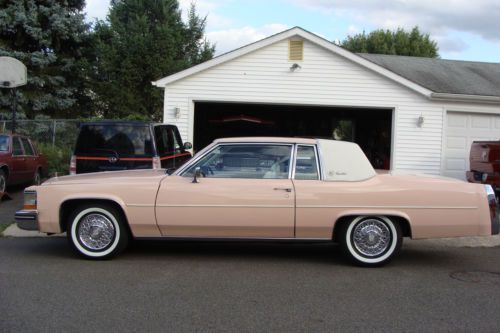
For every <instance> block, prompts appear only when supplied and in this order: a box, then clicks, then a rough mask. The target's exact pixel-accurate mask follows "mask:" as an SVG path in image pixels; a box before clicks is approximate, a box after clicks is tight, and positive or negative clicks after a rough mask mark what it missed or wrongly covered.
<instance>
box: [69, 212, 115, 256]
mask: <svg viewBox="0 0 500 333" xmlns="http://www.w3.org/2000/svg"><path fill="white" fill-rule="evenodd" d="M77 234H78V239H79V241H80V243H81V244H82V245H84V246H85V247H86V248H88V249H90V250H93V251H100V250H103V249H105V248H106V247H108V246H109V245H110V244H111V243H112V242H113V239H114V237H115V226H114V225H113V222H111V220H110V219H108V218H107V217H106V216H105V215H103V214H95V213H94V214H88V215H85V217H83V218H82V219H81V220H80V223H79V224H78V229H77Z"/></svg>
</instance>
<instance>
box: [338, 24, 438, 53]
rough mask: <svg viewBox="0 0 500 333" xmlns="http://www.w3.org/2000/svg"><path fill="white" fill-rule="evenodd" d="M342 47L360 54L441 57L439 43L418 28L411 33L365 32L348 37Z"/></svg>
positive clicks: (399, 31) (402, 31)
mask: <svg viewBox="0 0 500 333" xmlns="http://www.w3.org/2000/svg"><path fill="white" fill-rule="evenodd" d="M340 45H341V46H342V47H343V48H346V49H348V50H349V51H352V52H359V53H374V54H394V55H404V56H414V57H427V58H438V57H439V53H438V50H439V49H438V46H437V43H436V42H435V41H434V40H432V39H431V38H430V36H429V35H428V34H423V33H421V32H420V31H419V29H418V27H414V28H413V29H412V30H411V31H410V32H408V31H405V30H404V29H402V28H398V29H397V30H396V31H390V30H382V29H379V30H375V31H372V32H370V33H369V34H368V35H367V34H366V33H365V32H364V31H363V32H362V33H360V34H357V35H355V36H348V37H347V38H346V39H345V40H343V41H342V42H341V44H340Z"/></svg>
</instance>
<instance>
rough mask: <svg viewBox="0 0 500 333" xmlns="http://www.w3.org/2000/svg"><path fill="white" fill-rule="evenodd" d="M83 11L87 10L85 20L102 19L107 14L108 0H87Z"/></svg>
mask: <svg viewBox="0 0 500 333" xmlns="http://www.w3.org/2000/svg"><path fill="white" fill-rule="evenodd" d="M86 4H87V5H86V7H85V11H86V12H87V20H89V21H93V20H94V19H96V18H97V19H100V20H104V19H105V18H106V15H107V14H108V9H109V0H87V1H86Z"/></svg>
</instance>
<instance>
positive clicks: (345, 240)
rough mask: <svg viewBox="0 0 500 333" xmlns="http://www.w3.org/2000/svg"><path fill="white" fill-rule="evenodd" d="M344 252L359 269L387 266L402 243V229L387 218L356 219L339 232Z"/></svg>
mask: <svg viewBox="0 0 500 333" xmlns="http://www.w3.org/2000/svg"><path fill="white" fill-rule="evenodd" d="M341 240H342V241H341V246H342V249H343V251H344V253H345V254H346V255H347V256H348V257H349V259H351V260H352V261H353V262H354V263H355V264H357V265H360V266H381V265H384V264H386V263H388V262H389V261H390V260H391V259H392V258H393V257H394V255H395V254H397V252H398V251H399V249H400V248H401V244H402V235H401V228H400V227H399V225H398V224H397V223H395V222H393V221H392V220H391V219H389V218H388V217H386V216H357V217H355V218H353V219H352V220H351V221H350V222H348V223H346V224H345V225H344V226H343V228H342V232H341Z"/></svg>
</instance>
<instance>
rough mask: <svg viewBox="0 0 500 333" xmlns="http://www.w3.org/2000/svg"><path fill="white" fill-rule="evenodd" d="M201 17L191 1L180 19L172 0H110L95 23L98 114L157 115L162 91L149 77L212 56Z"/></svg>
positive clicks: (162, 75) (152, 77)
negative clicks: (103, 17) (105, 12)
mask: <svg viewBox="0 0 500 333" xmlns="http://www.w3.org/2000/svg"><path fill="white" fill-rule="evenodd" d="M205 22H206V21H205V18H200V17H199V16H198V15H197V14H196V11H195V8H194V6H191V10H190V11H189V13H188V19H187V22H186V23H184V22H183V20H182V17H181V11H180V10H179V5H178V2H177V1H176V0H112V1H111V8H110V11H109V15H108V18H107V20H106V21H99V22H97V24H96V26H95V40H94V43H95V50H96V57H95V71H94V73H93V75H94V81H93V87H94V88H93V89H94V92H95V94H96V99H95V102H96V105H97V106H98V108H99V113H100V114H99V115H100V116H102V117H104V118H127V117H128V118H131V117H132V118H142V119H144V118H146V119H154V120H161V119H162V115H163V91H162V90H161V89H158V88H157V87H154V86H152V84H151V82H152V81H155V80H158V79H160V78H162V77H164V76H167V75H170V74H173V73H175V72H178V71H180V70H183V69H185V68H188V67H190V66H193V65H196V64H198V63H200V62H203V61H205V60H208V59H210V58H212V56H213V53H214V47H213V46H212V45H211V44H210V43H209V42H208V41H206V40H205V39H204V29H205Z"/></svg>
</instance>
